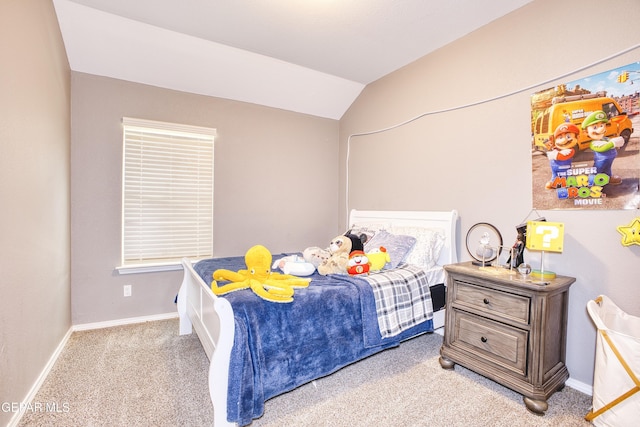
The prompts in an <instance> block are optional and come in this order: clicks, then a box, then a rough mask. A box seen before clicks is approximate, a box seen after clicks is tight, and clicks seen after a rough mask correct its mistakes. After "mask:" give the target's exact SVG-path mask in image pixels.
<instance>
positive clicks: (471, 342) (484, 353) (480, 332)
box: [451, 310, 529, 375]
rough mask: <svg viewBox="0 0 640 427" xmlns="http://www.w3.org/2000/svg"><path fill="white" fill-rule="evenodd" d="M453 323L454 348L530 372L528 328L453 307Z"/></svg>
mask: <svg viewBox="0 0 640 427" xmlns="http://www.w3.org/2000/svg"><path fill="white" fill-rule="evenodd" d="M454 325H455V326H454V331H453V337H452V341H451V345H452V346H453V347H459V348H460V349H462V350H464V351H467V352H469V353H475V354H479V355H480V356H481V357H482V359H484V360H487V361H489V362H493V363H496V364H498V365H501V366H503V367H506V368H508V369H509V370H512V371H515V372H516V373H518V374H521V375H526V374H527V343H528V338H529V334H528V332H527V331H525V330H522V329H518V328H514V327H511V326H507V325H505V324H502V323H499V322H494V321H492V320H489V319H485V318H482V317H479V316H475V315H473V314H470V313H465V312H461V311H458V310H454Z"/></svg>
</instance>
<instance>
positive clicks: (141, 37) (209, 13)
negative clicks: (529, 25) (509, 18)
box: [53, 0, 532, 119]
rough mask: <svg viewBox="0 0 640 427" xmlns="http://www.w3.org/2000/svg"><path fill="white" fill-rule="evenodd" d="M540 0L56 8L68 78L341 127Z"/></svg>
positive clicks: (291, 0)
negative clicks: (361, 106)
mask: <svg viewBox="0 0 640 427" xmlns="http://www.w3.org/2000/svg"><path fill="white" fill-rule="evenodd" d="M530 1H532V0H485V1H478V0H439V1H435V0H53V2H54V5H55V9H56V14H57V16H58V20H59V22H60V28H61V31H62V37H63V40H64V44H65V48H66V50H67V56H68V58H69V63H70V66H71V69H72V70H74V71H79V72H83V73H89V74H96V75H100V76H107V77H112V78H116V79H122V80H128V81H132V82H137V83H143V84H148V85H153V86H159V87H164V88H169V89H175V90H179V91H185V92H192V93H197V94H203V95H209V96H215V97H220V98H226V99H233V100H238V101H244V102H250V103H255V104H260V105H266V106H270V107H275V108H281V109H285V110H290V111H296V112H301V113H305V114H311V115H314V116H320V117H326V118H331V119H339V118H340V117H342V115H343V114H344V112H345V111H346V110H347V109H348V108H349V106H350V105H351V103H352V102H353V101H354V100H355V98H356V97H357V96H358V95H359V94H360V92H361V91H362V89H363V88H364V87H365V86H366V85H367V84H368V83H371V82H372V81H375V80H377V79H379V78H380V77H382V76H384V75H386V74H388V73H390V72H392V71H395V70H397V69H399V68H401V67H403V66H405V65H407V64H409V63H411V62H413V61H415V60H416V59H418V58H420V57H422V56H424V55H427V54H428V53H430V52H433V51H434V50H436V49H438V48H440V47H442V46H444V45H446V44H448V43H450V42H452V41H454V40H455V39H457V38H460V37H462V36H464V35H466V34H469V33H471V32H473V31H474V30H476V29H478V28H480V27H482V26H484V25H486V24H488V23H489V22H491V21H493V20H495V19H497V18H500V17H501V16H503V15H505V14H508V13H510V12H512V11H513V10H515V9H518V8H520V7H522V6H523V5H525V4H526V3H529V2H530Z"/></svg>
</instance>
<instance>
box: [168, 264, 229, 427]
mask: <svg viewBox="0 0 640 427" xmlns="http://www.w3.org/2000/svg"><path fill="white" fill-rule="evenodd" d="M182 266H183V268H184V278H183V280H182V285H181V286H180V292H179V293H178V315H179V316H180V335H185V334H190V333H191V332H192V328H195V330H196V333H197V334H198V337H199V338H200V342H201V343H202V347H203V348H204V351H205V353H206V354H207V357H208V358H209V361H210V365H209V394H210V395H211V402H212V403H213V414H214V426H215V427H221V426H235V425H236V424H235V423H229V422H228V421H227V388H228V380H229V360H230V357H231V348H232V346H233V335H234V328H235V326H234V320H233V309H232V308H231V304H229V301H227V300H226V299H224V298H219V297H217V296H216V295H214V294H213V292H211V289H210V288H209V287H208V286H207V284H206V283H205V282H204V281H203V280H202V279H201V278H200V276H198V274H197V273H196V272H195V270H194V269H193V266H192V265H191V261H189V260H188V259H186V258H185V259H183V260H182Z"/></svg>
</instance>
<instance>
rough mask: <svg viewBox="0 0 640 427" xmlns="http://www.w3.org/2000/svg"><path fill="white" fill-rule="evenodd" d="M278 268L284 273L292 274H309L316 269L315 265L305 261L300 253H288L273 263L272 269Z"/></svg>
mask: <svg viewBox="0 0 640 427" xmlns="http://www.w3.org/2000/svg"><path fill="white" fill-rule="evenodd" d="M276 268H279V269H280V270H282V272H283V273H284V274H291V275H292V276H311V275H312V274H313V273H314V272H315V271H316V266H315V265H313V264H312V263H310V262H306V261H305V259H304V258H303V257H301V256H300V255H288V256H286V257H283V258H280V259H279V260H276V261H275V262H274V263H273V266H272V267H271V269H272V270H275V269H276Z"/></svg>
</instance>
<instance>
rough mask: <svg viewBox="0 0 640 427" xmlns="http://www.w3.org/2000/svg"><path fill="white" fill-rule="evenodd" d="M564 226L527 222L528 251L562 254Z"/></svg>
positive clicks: (551, 223)
mask: <svg viewBox="0 0 640 427" xmlns="http://www.w3.org/2000/svg"><path fill="white" fill-rule="evenodd" d="M563 245H564V224H563V223H561V222H547V221H529V222H527V249H530V250H533V251H545V252H547V251H548V252H562V249H563Z"/></svg>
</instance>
